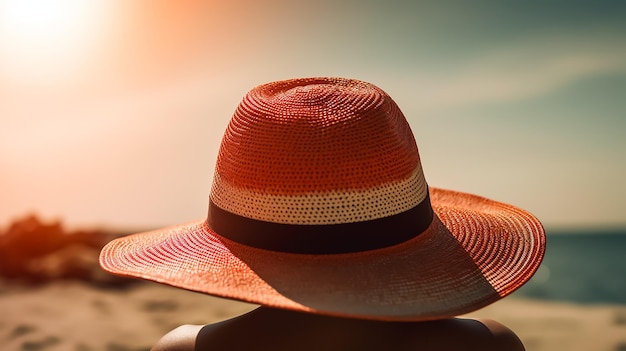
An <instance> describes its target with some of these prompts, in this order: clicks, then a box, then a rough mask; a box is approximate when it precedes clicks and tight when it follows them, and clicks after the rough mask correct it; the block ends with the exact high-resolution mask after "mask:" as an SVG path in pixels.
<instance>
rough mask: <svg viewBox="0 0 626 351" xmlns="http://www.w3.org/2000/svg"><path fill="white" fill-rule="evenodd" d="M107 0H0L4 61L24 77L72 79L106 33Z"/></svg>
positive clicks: (0, 59)
mask: <svg viewBox="0 0 626 351" xmlns="http://www.w3.org/2000/svg"><path fill="white" fill-rule="evenodd" d="M105 3H106V1H105V0H0V50H1V51H0V54H1V55H2V56H1V57H0V62H1V63H2V66H3V67H2V69H3V71H5V72H3V73H4V74H5V75H8V76H9V77H10V78H12V79H15V80H18V81H22V82H24V81H36V82H44V81H50V80H53V81H56V80H58V79H64V78H68V77H69V78H71V77H72V73H73V71H75V70H76V69H78V68H80V66H81V64H82V63H84V61H85V59H86V55H87V54H88V52H89V51H90V49H92V47H93V46H92V45H93V43H94V42H95V41H96V40H95V39H99V37H100V36H101V34H102V29H103V24H104V17H105V8H104V7H105V6H104V5H105Z"/></svg>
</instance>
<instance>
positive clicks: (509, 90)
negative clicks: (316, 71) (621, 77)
mask: <svg viewBox="0 0 626 351" xmlns="http://www.w3.org/2000/svg"><path fill="white" fill-rule="evenodd" d="M601 39H602V40H601ZM612 73H615V74H620V73H626V47H624V45H623V43H622V42H621V41H618V38H615V39H613V38H610V37H609V38H605V37H602V36H599V35H598V36H594V35H592V34H587V35H585V36H577V35H572V34H570V35H566V36H565V35H563V36H546V37H543V38H536V39H533V40H528V41H525V42H523V43H517V44H515V45H511V46H508V47H500V48H497V49H496V50H493V51H491V52H487V53H485V55H483V56H481V57H480V58H478V59H475V60H473V61H470V62H467V63H466V64H464V65H463V64H461V65H460V66H458V68H457V69H453V70H450V71H448V72H446V73H437V74H429V75H427V76H424V77H420V78H419V87H420V88H419V91H417V92H416V91H415V88H413V89H412V90H411V91H412V92H413V94H414V96H417V97H419V99H420V104H419V106H418V107H416V108H418V109H420V110H424V111H438V110H446V109H454V108H459V107H466V106H472V105H479V104H492V103H502V102H511V101H518V100H523V99H527V98H532V97H536V96H541V95H544V94H549V93H551V92H554V91H557V90H558V89H560V88H563V87H565V86H567V85H569V84H572V83H574V82H576V81H577V80H580V79H585V78H589V77H593V76H597V75H604V74H612ZM407 83H408V82H407ZM410 84H413V85H415V81H413V82H411V83H410Z"/></svg>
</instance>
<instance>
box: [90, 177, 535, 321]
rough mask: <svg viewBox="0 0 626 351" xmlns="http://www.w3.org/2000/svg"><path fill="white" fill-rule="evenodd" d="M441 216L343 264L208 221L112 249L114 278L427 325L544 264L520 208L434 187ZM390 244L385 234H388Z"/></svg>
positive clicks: (106, 255)
mask: <svg viewBox="0 0 626 351" xmlns="http://www.w3.org/2000/svg"><path fill="white" fill-rule="evenodd" d="M431 199H432V203H433V208H434V210H435V212H436V214H437V217H436V218H435V220H434V221H433V223H432V225H431V226H430V227H429V228H428V230H427V231H426V232H424V233H422V234H421V235H419V236H417V237H416V238H414V239H411V240H409V241H407V242H404V243H402V244H399V245H395V246H391V247H387V248H383V249H378V250H371V251H365V252H360V253H349V254H337V255H301V254H289V253H279V252H271V251H265V250H261V249H255V248H252V247H248V246H244V245H241V244H237V243H234V242H231V241H229V240H226V239H223V238H221V237H220V236H219V235H218V234H216V233H213V232H211V231H210V230H209V229H208V228H207V227H206V225H205V224H204V223H203V222H197V223H192V224H187V225H181V226H178V227H174V228H169V229H165V230H160V231H154V232H147V233H142V234H136V235H133V236H128V237H124V238H120V239H117V240H115V241H113V242H111V243H109V244H108V245H107V246H106V247H105V248H104V249H103V251H102V254H101V265H102V266H103V267H104V268H105V269H107V270H108V271H110V272H113V273H116V274H121V275H127V276H133V277H140V278H145V279H151V280H155V281H158V282H162V283H166V284H171V285H174V286H177V287H181V288H185V289H189V290H195V291H200V292H204V293H208V294H213V295H217V296H222V297H227V298H234V299H239V300H243V301H249V302H253V303H258V304H263V305H269V306H275V307H280V308H287V309H293V310H301V311H314V312H316V313H322V314H329V315H338V316H350V317H358V318H368V319H379V320H427V319H436V318H445V317H450V316H455V315H459V314H463V313H467V312H470V311H472V310H475V309H478V308H481V307H483V306H485V305H488V304H490V303H492V302H494V301H496V300H498V299H499V298H501V297H503V296H505V295H508V294H509V293H511V292H512V291H514V290H515V289H517V288H518V287H520V286H521V285H522V284H523V283H524V282H526V281H527V280H528V279H530V277H531V276H532V274H533V273H534V272H535V270H536V269H537V268H538V266H539V263H540V262H541V259H542V257H543V253H544V249H545V236H544V232H543V228H542V227H541V224H540V223H539V221H538V220H537V219H536V218H535V217H533V216H532V215H530V214H529V213H527V212H525V211H523V210H520V209H517V208H515V207H513V206H509V205H505V204H502V203H499V202H495V201H491V200H487V199H484V198H481V197H477V196H474V195H469V194H464V193H458V192H453V191H448V190H442V189H436V188H431ZM380 235H385V233H380Z"/></svg>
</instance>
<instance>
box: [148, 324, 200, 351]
mask: <svg viewBox="0 0 626 351" xmlns="http://www.w3.org/2000/svg"><path fill="white" fill-rule="evenodd" d="M202 327H203V326H201V325H189V324H185V325H181V326H180V327H178V328H176V329H174V330H172V331H171V332H169V333H167V334H165V335H163V337H162V338H161V339H160V340H159V341H157V343H156V344H154V346H153V347H152V348H151V349H150V351H194V350H195V347H196V339H197V336H198V332H199V331H200V329H202Z"/></svg>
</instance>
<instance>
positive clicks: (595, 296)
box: [513, 230, 626, 304]
mask: <svg viewBox="0 0 626 351" xmlns="http://www.w3.org/2000/svg"><path fill="white" fill-rule="evenodd" d="M547 236H548V237H547V248H546V255H545V258H544V260H543V262H542V264H541V266H540V268H539V270H538V271H537V273H536V274H535V275H534V276H533V278H532V279H531V280H530V281H529V282H528V283H526V285H524V286H523V287H521V288H520V289H519V290H518V291H516V292H514V293H513V296H521V297H530V298H539V299H546V300H558V301H568V302H577V303H585V304H588V303H599V304H602V303H610V304H615V303H617V304H626V230H613V231H602V232H591V231H589V232H576V233H573V232H570V233H568V232H550V231H549V230H548V231H547Z"/></svg>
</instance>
